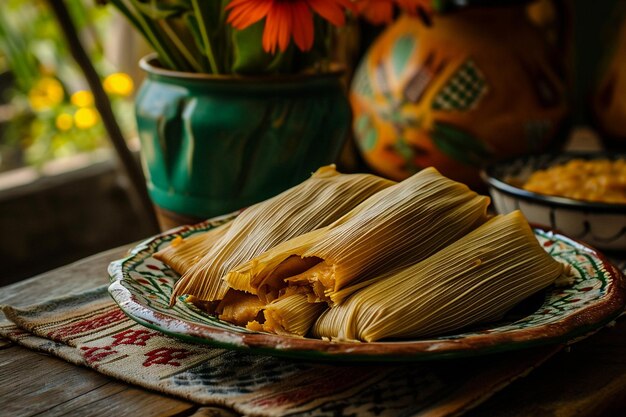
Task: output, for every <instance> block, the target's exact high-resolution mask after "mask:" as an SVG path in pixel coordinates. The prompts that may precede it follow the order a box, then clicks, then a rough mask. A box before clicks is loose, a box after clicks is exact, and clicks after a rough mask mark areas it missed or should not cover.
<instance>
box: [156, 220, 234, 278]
mask: <svg viewBox="0 0 626 417" xmlns="http://www.w3.org/2000/svg"><path fill="white" fill-rule="evenodd" d="M231 224H232V222H228V223H225V224H223V225H221V226H218V227H216V228H215V229H211V230H209V231H208V232H203V233H195V234H193V235H191V236H189V237H186V238H182V237H180V236H179V237H177V238H175V239H174V240H173V241H172V242H171V243H170V245H169V246H167V247H166V248H164V249H161V250H160V251H158V252H156V253H155V254H154V255H153V256H154V258H156V259H158V260H159V261H161V262H163V263H165V264H167V265H169V266H170V267H171V268H172V269H173V270H174V271H176V272H177V273H178V274H180V275H183V274H184V273H185V272H187V271H188V270H189V269H191V267H192V266H194V265H195V264H196V262H198V260H200V259H201V258H202V257H203V256H204V255H206V254H207V253H208V252H209V251H210V250H211V248H212V247H213V245H215V242H217V241H218V240H220V239H221V238H222V237H223V236H224V234H226V232H227V231H228V229H229V228H230V225H231Z"/></svg>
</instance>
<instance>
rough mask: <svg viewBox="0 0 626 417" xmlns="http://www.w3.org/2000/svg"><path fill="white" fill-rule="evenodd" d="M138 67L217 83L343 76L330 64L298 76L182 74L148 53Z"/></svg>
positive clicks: (171, 75) (264, 81)
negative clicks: (317, 70)
mask: <svg viewBox="0 0 626 417" xmlns="http://www.w3.org/2000/svg"><path fill="white" fill-rule="evenodd" d="M139 67H140V68H141V69H142V70H144V71H145V72H147V73H148V74H154V75H160V76H163V77H168V78H175V79H180V80H189V81H190V80H198V81H213V82H219V83H237V84H240V83H251V84H258V83H272V84H274V83H280V84H284V83H288V82H294V81H304V80H319V79H326V78H339V77H341V76H342V75H344V74H345V72H346V70H345V67H344V66H342V65H340V64H335V63H331V69H330V71H325V72H302V73H298V74H273V75H237V74H207V73H202V72H183V71H176V70H170V69H166V68H163V67H161V66H160V65H159V63H158V56H157V54H156V53H154V52H153V53H150V54H148V55H146V56H144V57H143V58H141V59H140V60H139Z"/></svg>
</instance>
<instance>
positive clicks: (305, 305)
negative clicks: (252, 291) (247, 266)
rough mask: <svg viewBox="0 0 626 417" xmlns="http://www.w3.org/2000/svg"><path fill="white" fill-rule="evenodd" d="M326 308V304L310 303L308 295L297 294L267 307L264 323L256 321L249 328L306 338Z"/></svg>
mask: <svg viewBox="0 0 626 417" xmlns="http://www.w3.org/2000/svg"><path fill="white" fill-rule="evenodd" d="M257 300H258V297H257ZM326 308H327V306H326V304H324V303H310V302H309V301H308V296H307V294H302V293H297V292H296V293H293V294H289V295H285V296H282V297H280V298H278V299H276V300H274V301H273V302H271V303H270V304H268V305H267V306H265V308H264V310H263V318H264V322H263V323H259V322H258V321H255V322H253V323H250V324H249V325H248V328H249V329H251V330H263V331H266V332H271V333H276V334H281V335H296V336H304V335H306V334H307V333H308V332H309V329H310V328H311V326H312V325H313V323H314V322H315V320H317V318H318V317H319V316H320V314H322V312H323V311H324V310H325V309H326Z"/></svg>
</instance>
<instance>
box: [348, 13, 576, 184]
mask: <svg viewBox="0 0 626 417" xmlns="http://www.w3.org/2000/svg"><path fill="white" fill-rule="evenodd" d="M551 51H552V49H551V47H550V46H549V45H548V43H547V42H546V41H545V38H544V36H543V35H542V33H541V31H540V30H539V29H538V28H537V27H535V26H533V25H532V24H531V23H530V21H529V20H528V19H527V17H526V14H525V9H524V8H523V7H499V8H492V9H479V10H476V9H468V10H462V11H459V12H456V13H452V14H446V15H436V16H435V17H434V19H433V24H432V26H431V27H428V26H426V25H424V24H423V22H422V21H421V20H419V19H416V18H411V17H408V16H404V17H402V18H400V19H399V20H398V21H396V22H395V23H394V24H393V25H391V26H390V27H389V28H388V29H387V30H386V31H385V32H384V33H383V34H382V35H381V36H380V37H379V38H378V39H377V40H376V41H375V42H374V44H373V45H372V47H371V48H370V50H369V51H368V53H367V54H366V56H365V57H364V59H363V61H362V62H361V64H360V66H359V68H358V69H357V72H356V74H355V77H354V79H353V83H352V87H351V103H352V108H353V111H354V116H355V117H354V130H355V137H356V140H357V143H358V145H359V148H360V150H361V152H362V154H363V156H364V158H365V160H366V162H367V163H368V165H370V166H371V167H372V168H373V169H374V170H375V171H377V172H379V173H380V174H382V175H385V176H387V177H390V178H393V179H396V180H401V179H404V178H406V177H408V176H410V175H412V174H413V173H415V172H416V171H418V170H420V169H421V168H424V167H427V166H431V165H432V166H435V167H436V168H438V169H439V170H440V171H441V172H442V173H443V174H444V175H446V176H448V177H450V178H452V179H455V180H457V181H463V182H465V183H467V184H469V185H471V186H478V185H479V184H480V179H479V177H478V168H479V167H480V166H482V165H483V164H484V163H486V162H488V161H492V160H494V159H499V158H503V157H510V156H514V155H519V154H525V153H532V152H539V151H541V150H544V149H545V148H547V147H549V146H550V145H553V144H554V143H555V138H556V136H557V133H558V131H559V128H560V126H561V124H562V122H563V121H564V119H565V116H566V110H567V106H566V101H565V94H564V83H563V81H562V77H561V76H560V75H559V71H558V70H557V68H558V65H557V64H555V63H554V62H553V61H554V55H553V54H552V53H551Z"/></svg>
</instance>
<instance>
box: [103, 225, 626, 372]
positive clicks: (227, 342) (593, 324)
mask: <svg viewBox="0 0 626 417" xmlns="http://www.w3.org/2000/svg"><path fill="white" fill-rule="evenodd" d="M234 215H235V213H231V214H227V215H223V216H219V217H216V218H212V219H209V220H206V221H204V222H201V223H198V224H196V225H186V226H180V227H177V228H174V229H171V230H168V231H166V232H162V233H159V234H157V235H155V236H153V237H151V238H148V239H146V240H144V241H143V242H141V243H139V244H138V245H136V246H135V247H134V248H132V249H131V250H130V252H129V254H128V256H126V257H124V258H122V259H118V260H116V261H113V262H111V263H110V265H109V268H108V272H109V276H110V280H111V284H110V285H109V294H110V295H111V297H112V298H113V299H114V300H115V302H116V303H117V304H118V306H119V307H120V309H121V310H122V311H123V312H124V313H125V314H126V315H127V316H128V317H129V318H131V319H132V320H134V321H136V322H138V323H139V324H141V325H143V326H146V327H149V328H151V329H154V330H158V331H160V332H163V333H165V334H168V335H170V336H173V337H175V338H178V339H180V340H183V341H187V342H195V343H201V344H207V345H212V346H215V347H219V348H227V349H237V350H244V351H247V352H251V353H259V354H264V355H272V356H281V357H290V358H296V359H311V360H322V361H335V360H339V361H342V362H347V361H353V362H363V361H367V362H372V361H380V362H389V361H391V362H407V361H422V360H435V359H448V358H458V357H470V356H479V355H486V354H492V353H499V352H505V351H512V350H520V349H527V348H530V347H535V346H544V345H553V344H564V345H566V344H568V343H570V342H572V341H573V340H576V341H577V340H580V339H582V338H585V337H587V336H589V335H591V334H593V333H595V332H596V331H597V330H599V329H600V328H602V327H604V326H605V325H607V324H608V323H610V322H611V321H613V320H615V319H616V318H617V317H618V316H619V315H620V314H621V313H622V312H623V311H624V307H625V306H626V278H625V277H624V275H623V274H622V272H621V271H619V270H618V269H617V268H616V267H615V266H614V265H613V264H612V263H611V262H609V261H608V259H607V258H606V257H605V256H604V255H603V254H602V253H600V252H599V251H597V250H596V249H594V248H592V247H591V246H589V245H587V244H585V243H582V242H580V241H578V240H576V239H572V238H570V237H568V236H565V235H563V234H561V233H559V232H556V231H554V230H552V229H550V228H547V227H544V226H536V225H533V229H538V230H540V231H542V232H544V233H545V234H546V235H547V236H550V237H551V238H552V239H560V240H564V241H565V242H567V243H569V244H571V245H572V246H574V247H575V248H576V249H578V250H579V251H582V252H585V253H587V254H588V255H591V256H593V257H595V258H596V259H597V260H599V261H600V263H601V267H602V268H603V269H604V270H605V271H606V273H607V275H608V276H609V277H610V282H608V283H607V293H606V296H605V297H603V298H602V299H601V300H599V301H598V302H596V303H594V304H591V305H588V306H584V307H583V308H581V309H580V310H578V311H576V312H574V313H572V314H571V315H569V316H568V317H565V318H563V319H561V320H560V321H559V322H558V323H544V324H541V325H538V326H536V327H533V328H526V329H517V330H512V331H509V332H507V333H504V334H494V333H488V334H475V335H472V336H471V337H470V338H467V339H447V340H445V339H444V340H441V339H432V338H428V339H420V340H412V341H392V342H369V343H366V342H356V343H355V342H340V341H325V340H322V339H312V338H301V337H297V336H281V335H274V334H269V333H261V332H241V333H239V332H236V331H233V330H229V329H222V328H218V327H215V326H212V325H211V323H208V322H207V323H206V324H205V323H202V324H201V323H196V322H192V321H189V320H186V319H184V318H181V317H176V316H174V315H170V316H168V315H166V314H163V313H161V312H159V311H155V310H152V309H150V308H148V307H146V306H144V305H143V304H141V303H139V302H138V301H137V299H136V297H135V295H134V294H132V293H131V291H130V290H129V289H128V288H126V287H124V286H123V285H122V282H123V280H124V279H125V277H124V271H123V268H124V264H125V263H126V262H129V261H133V260H136V259H135V258H136V257H137V256H138V255H141V254H142V252H145V251H148V252H149V251H150V250H151V246H152V245H155V244H156V242H158V241H161V240H163V239H164V238H171V239H173V238H174V237H175V236H178V235H180V234H183V233H186V232H188V233H193V231H195V230H202V229H203V228H206V227H208V226H210V225H211V223H215V222H221V221H225V220H226V219H228V218H232V217H233V216H234ZM152 253H153V252H152ZM146 254H147V255H148V256H146V258H147V257H149V256H150V255H149V253H146ZM144 259H145V258H144ZM181 326H182V327H181ZM183 327H184V330H183ZM546 333H547V334H549V336H545V334H546ZM383 351H384V352H383Z"/></svg>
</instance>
